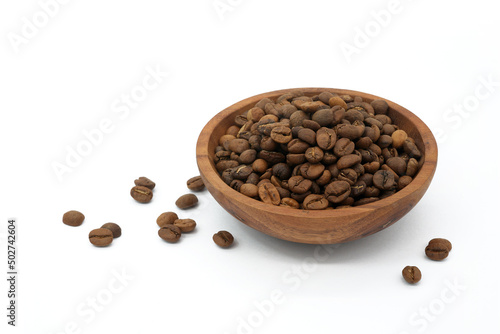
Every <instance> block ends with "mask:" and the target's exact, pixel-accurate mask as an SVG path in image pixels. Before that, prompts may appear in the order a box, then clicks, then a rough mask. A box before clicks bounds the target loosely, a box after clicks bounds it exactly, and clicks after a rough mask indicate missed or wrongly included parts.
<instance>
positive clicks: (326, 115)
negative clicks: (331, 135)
mask: <svg viewBox="0 0 500 334" xmlns="http://www.w3.org/2000/svg"><path fill="white" fill-rule="evenodd" d="M312 120H313V121H314V122H316V123H317V124H318V125H319V126H330V125H331V124H332V123H333V111H332V109H320V110H318V111H316V112H315V113H314V114H313V115H312ZM316 130H317V129H316Z"/></svg>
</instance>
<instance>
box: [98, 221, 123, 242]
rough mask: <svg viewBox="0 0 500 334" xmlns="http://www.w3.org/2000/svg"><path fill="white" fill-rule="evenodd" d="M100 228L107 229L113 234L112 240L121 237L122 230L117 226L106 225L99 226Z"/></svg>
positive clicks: (113, 224) (112, 224)
mask: <svg viewBox="0 0 500 334" xmlns="http://www.w3.org/2000/svg"><path fill="white" fill-rule="evenodd" d="M101 228H107V229H108V230H110V231H111V233H113V239H116V238H119V237H120V236H121V235H122V229H121V227H120V226H119V225H118V224H115V223H106V224H104V225H102V226H101Z"/></svg>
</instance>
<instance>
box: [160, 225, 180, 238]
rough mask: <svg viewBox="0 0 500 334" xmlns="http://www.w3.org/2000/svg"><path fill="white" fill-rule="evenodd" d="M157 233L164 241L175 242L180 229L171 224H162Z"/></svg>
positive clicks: (178, 236)
mask: <svg viewBox="0 0 500 334" xmlns="http://www.w3.org/2000/svg"><path fill="white" fill-rule="evenodd" d="M158 235H159V236H160V238H162V239H163V240H165V241H168V242H177V241H179V239H180V238H181V235H182V231H181V229H180V228H179V227H178V226H175V225H173V224H169V225H164V226H162V227H161V228H160V229H159V230H158Z"/></svg>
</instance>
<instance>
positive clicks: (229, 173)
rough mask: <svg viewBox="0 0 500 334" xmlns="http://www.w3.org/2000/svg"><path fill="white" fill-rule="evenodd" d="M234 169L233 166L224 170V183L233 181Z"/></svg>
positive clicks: (222, 175)
mask: <svg viewBox="0 0 500 334" xmlns="http://www.w3.org/2000/svg"><path fill="white" fill-rule="evenodd" d="M233 171H234V169H233V168H228V169H226V170H225V171H223V172H222V174H221V179H222V181H224V183H226V184H227V185H230V184H231V182H233V180H234V178H233Z"/></svg>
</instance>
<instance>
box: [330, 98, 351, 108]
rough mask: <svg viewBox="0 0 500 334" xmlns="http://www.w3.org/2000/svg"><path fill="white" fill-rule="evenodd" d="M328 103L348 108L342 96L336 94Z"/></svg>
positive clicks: (331, 105) (332, 105)
mask: <svg viewBox="0 0 500 334" xmlns="http://www.w3.org/2000/svg"><path fill="white" fill-rule="evenodd" d="M328 104H329V105H330V107H332V108H333V107H335V106H340V107H342V108H344V109H347V104H346V102H345V101H344V100H343V99H342V96H340V97H339V96H334V97H332V98H330V100H328Z"/></svg>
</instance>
